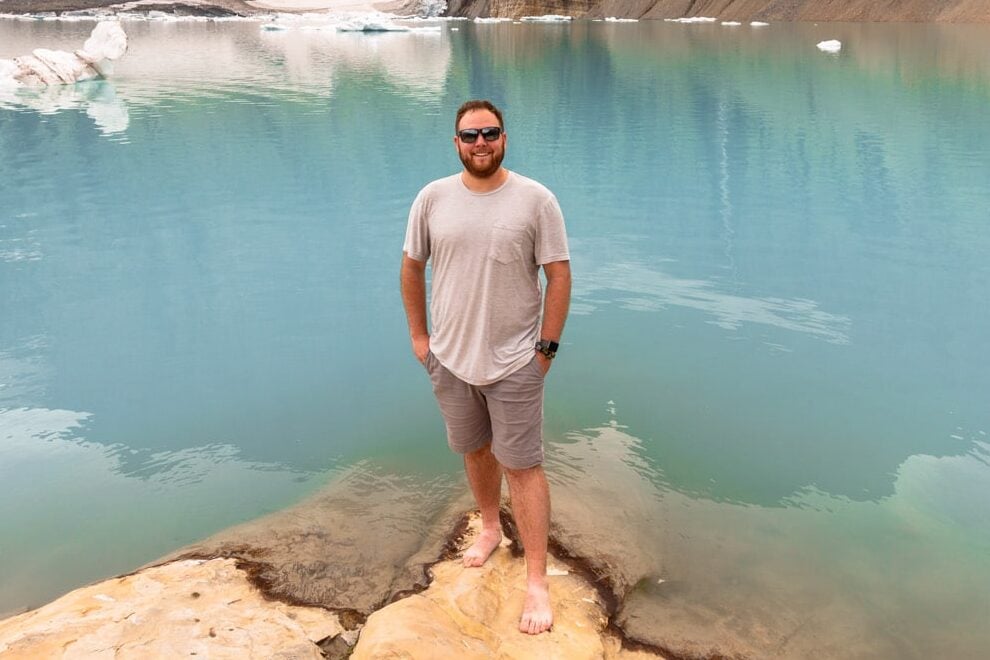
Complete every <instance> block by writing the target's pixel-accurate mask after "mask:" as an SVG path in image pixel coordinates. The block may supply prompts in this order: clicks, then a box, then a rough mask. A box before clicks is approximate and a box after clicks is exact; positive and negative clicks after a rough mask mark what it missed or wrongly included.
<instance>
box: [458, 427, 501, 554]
mask: <svg viewBox="0 0 990 660" xmlns="http://www.w3.org/2000/svg"><path fill="white" fill-rule="evenodd" d="M464 471H465V472H467V478H468V483H470V484H471V492H473V493H474V499H475V501H476V502H477V503H478V508H479V509H481V534H479V535H478V539H477V540H476V541H475V542H474V545H472V546H471V547H470V548H468V549H467V552H465V553H464V565H465V566H481V565H482V564H484V563H485V561H487V560H488V557H489V556H490V555H491V554H492V552H494V551H495V548H497V547H498V544H499V543H500V542H501V541H502V523H501V522H500V521H499V516H498V509H499V500H500V499H501V498H502V466H501V465H499V464H498V461H496V460H495V457H494V456H493V455H492V446H491V444H490V443H489V444H487V445H485V446H484V447H482V448H481V449H478V450H476V451H472V452H468V453H466V454H464Z"/></svg>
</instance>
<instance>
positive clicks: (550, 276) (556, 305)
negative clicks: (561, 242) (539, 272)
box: [540, 261, 571, 341]
mask: <svg viewBox="0 0 990 660" xmlns="http://www.w3.org/2000/svg"><path fill="white" fill-rule="evenodd" d="M544 269H545V272H546V275H547V292H546V295H545V296H544V301H543V325H542V326H541V328H540V338H541V339H551V340H553V341H560V336H561V334H562V333H563V332H564V322H565V321H566V320H567V311H568V309H569V308H570V305H571V268H570V264H569V263H568V262H566V261H562V262H557V263H554V264H547V265H546V266H545V267H544Z"/></svg>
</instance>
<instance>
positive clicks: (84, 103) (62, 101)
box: [0, 80, 130, 135]
mask: <svg viewBox="0 0 990 660" xmlns="http://www.w3.org/2000/svg"><path fill="white" fill-rule="evenodd" d="M0 109H15V110H16V109H28V110H33V111H35V112H38V113H39V114H42V115H51V114H55V113H57V112H61V111H64V110H83V111H85V113H86V115H87V116H89V118H90V119H92V120H93V121H94V122H95V123H96V126H97V128H99V129H100V132H101V133H103V134H104V135H113V134H114V133H122V132H124V131H126V130H127V126H128V124H129V123H130V115H129V113H128V111H127V104H126V103H125V102H124V101H123V100H122V99H121V98H119V97H118V95H117V91H116V89H115V87H114V85H113V83H111V82H109V81H107V80H90V81H86V82H81V83H76V84H74V85H48V86H46V87H18V88H12V87H3V86H0Z"/></svg>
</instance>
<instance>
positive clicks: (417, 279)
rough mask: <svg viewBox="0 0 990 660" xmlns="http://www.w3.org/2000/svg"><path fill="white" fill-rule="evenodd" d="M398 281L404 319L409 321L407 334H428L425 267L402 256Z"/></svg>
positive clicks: (413, 336)
mask: <svg viewBox="0 0 990 660" xmlns="http://www.w3.org/2000/svg"><path fill="white" fill-rule="evenodd" d="M411 261H412V263H410V262H411ZM399 283H400V286H401V289H402V304H403V306H404V307H405V308H406V321H407V322H408V323H409V336H410V337H412V338H416V337H422V336H425V335H428V334H429V329H428V328H427V324H426V269H425V267H420V266H418V265H417V263H416V262H415V261H413V260H411V259H409V257H403V259H402V271H401V274H400V277H399Z"/></svg>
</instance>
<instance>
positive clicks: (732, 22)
mask: <svg viewBox="0 0 990 660" xmlns="http://www.w3.org/2000/svg"><path fill="white" fill-rule="evenodd" d="M722 25H725V26H726V27H735V26H737V25H742V23H740V22H739V21H722Z"/></svg>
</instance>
